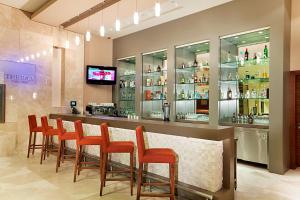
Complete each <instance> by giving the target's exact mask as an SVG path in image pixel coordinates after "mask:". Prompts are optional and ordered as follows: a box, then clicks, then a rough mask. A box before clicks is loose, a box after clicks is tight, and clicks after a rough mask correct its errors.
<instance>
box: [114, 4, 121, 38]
mask: <svg viewBox="0 0 300 200" xmlns="http://www.w3.org/2000/svg"><path fill="white" fill-rule="evenodd" d="M115 25H116V31H117V32H119V31H120V30H121V22H120V19H119V3H118V5H117V17H116V23H115Z"/></svg>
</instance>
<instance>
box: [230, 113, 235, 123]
mask: <svg viewBox="0 0 300 200" xmlns="http://www.w3.org/2000/svg"><path fill="white" fill-rule="evenodd" d="M231 121H232V123H236V115H235V113H233V114H232V119H231Z"/></svg>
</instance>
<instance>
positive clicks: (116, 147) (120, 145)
mask: <svg viewBox="0 0 300 200" xmlns="http://www.w3.org/2000/svg"><path fill="white" fill-rule="evenodd" d="M101 136H102V139H103V143H102V146H101V150H102V152H103V153H102V161H101V186H100V196H102V191H103V187H105V182H106V181H130V189H131V195H132V194H133V166H134V165H133V153H134V143H133V142H130V141H128V142H127V141H126V142H125V141H117V142H111V141H110V139H109V133H108V125H107V123H102V124H101ZM109 153H129V154H130V169H129V170H125V169H124V170H118V171H110V172H109V173H130V178H110V179H108V178H106V173H107V158H108V154H109Z"/></svg>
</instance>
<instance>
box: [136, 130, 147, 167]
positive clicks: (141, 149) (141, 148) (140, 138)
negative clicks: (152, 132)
mask: <svg viewBox="0 0 300 200" xmlns="http://www.w3.org/2000/svg"><path fill="white" fill-rule="evenodd" d="M136 142H137V148H138V156H139V162H142V159H143V157H144V154H145V141H144V134H143V127H142V126H138V127H137V128H136Z"/></svg>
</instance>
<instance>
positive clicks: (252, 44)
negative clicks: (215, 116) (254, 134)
mask: <svg viewBox="0 0 300 200" xmlns="http://www.w3.org/2000/svg"><path fill="white" fill-rule="evenodd" d="M269 38H270V30H269V29H264V30H260V31H253V32H251V31H250V32H248V33H245V34H240V35H235V36H229V37H223V38H221V39H220V42H221V56H220V63H221V65H220V76H219V77H220V78H219V93H220V96H219V117H220V118H219V122H220V124H224V123H233V121H235V119H237V118H239V117H240V116H241V122H239V123H241V124H248V123H251V124H252V122H251V120H252V119H253V124H259V123H260V122H262V123H263V124H264V125H268V123H269V121H268V120H269V119H268V116H269V104H270V100H269V85H270V79H269V70H270V57H269V55H270V39H269ZM254 58H255V59H254ZM252 93H254V95H252ZM239 94H242V96H243V97H240V98H236V97H239V96H240V95H239ZM230 96H231V97H233V98H228V97H230ZM245 96H247V97H249V98H245ZM251 96H252V97H253V98H252V97H251ZM259 116H264V117H259ZM248 119H250V120H248Z"/></svg>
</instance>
